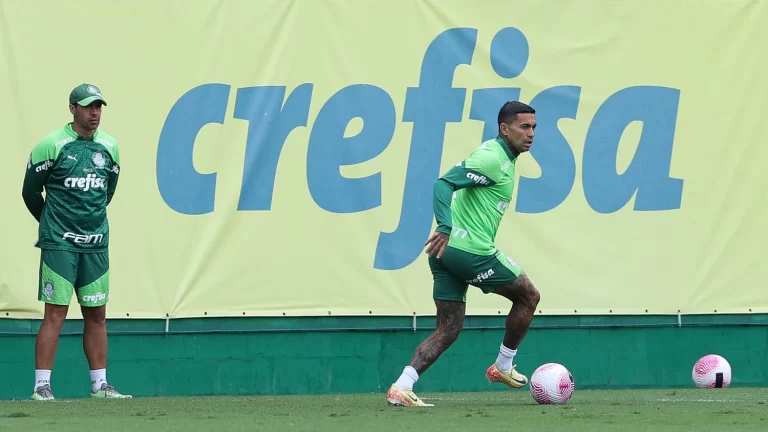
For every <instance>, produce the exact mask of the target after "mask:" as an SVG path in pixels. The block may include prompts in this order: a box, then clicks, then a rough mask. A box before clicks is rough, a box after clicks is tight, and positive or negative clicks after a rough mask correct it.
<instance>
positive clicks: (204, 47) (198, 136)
mask: <svg viewBox="0 0 768 432" xmlns="http://www.w3.org/2000/svg"><path fill="white" fill-rule="evenodd" d="M192 3H194V5H193V4H192ZM192 3H190V2H189V1H186V0H185V1H182V0H179V1H162V2H129V1H124V2H103V1H95V0H92V1H86V0H79V1H75V0H73V1H68V2H28V1H21V0H5V1H2V0H0V24H1V27H2V30H1V31H0V53H2V55H1V56H0V71H2V75H0V95H1V97H0V101H2V104H0V118H2V119H3V131H4V141H5V145H4V153H3V156H2V157H1V158H0V175H2V179H1V180H2V181H0V193H1V194H2V202H3V211H2V218H3V222H2V224H1V225H0V226H1V227H2V238H3V247H2V248H1V249H0V259H1V260H0V311H1V312H0V316H3V317H5V316H7V317H39V316H41V311H42V305H41V304H40V303H39V302H38V301H37V275H38V265H39V250H38V249H35V248H33V247H32V243H33V242H34V241H35V239H36V238H37V237H36V236H37V222H36V221H35V220H34V218H33V217H32V216H31V215H30V214H29V213H28V211H27V210H26V208H25V206H24V203H23V201H22V199H21V193H20V192H21V184H22V180H23V176H24V170H25V167H26V164H27V158H28V155H29V152H30V150H31V148H32V147H33V146H34V145H35V144H36V143H37V142H38V140H39V139H40V138H42V137H43V136H45V135H46V134H48V133H49V132H50V131H52V130H54V129H56V128H59V127H61V126H63V125H64V124H65V123H66V122H68V121H70V120H71V116H70V114H69V111H68V107H67V101H66V98H67V96H68V94H69V91H70V90H71V89H72V88H73V87H74V86H76V85H78V84H80V83H82V82H88V83H93V84H95V85H97V86H99V87H100V88H101V90H102V91H103V92H104V97H105V98H106V99H107V100H108V101H109V105H108V106H107V107H105V108H104V112H103V120H102V128H103V130H104V131H106V132H107V133H109V134H111V135H113V136H114V137H115V138H116V139H117V140H118V141H119V143H120V146H121V147H120V151H121V162H122V164H121V165H122V170H121V179H120V184H119V186H118V189H117V193H116V195H115V198H114V201H113V202H112V204H111V205H110V208H109V218H110V225H111V240H110V244H111V271H112V276H111V277H112V279H111V280H112V282H111V294H110V296H111V300H110V303H109V307H108V315H109V316H110V317H115V318H117V317H166V316H169V317H171V318H174V317H192V316H256V315H260V316H265V315H275V316H283V315H285V316H298V315H323V316H327V315H412V314H419V315H422V314H433V313H434V305H433V302H432V298H431V291H432V279H431V275H430V271H429V267H428V265H427V260H426V256H425V255H424V254H423V243H424V241H425V240H426V238H427V237H428V236H429V235H430V233H431V232H432V230H433V229H434V226H435V222H434V218H433V213H432V185H433V182H434V181H435V179H436V178H437V177H438V176H439V175H440V174H442V173H444V172H445V171H446V170H447V169H449V168H450V167H451V166H452V165H454V164H455V163H457V162H458V161H460V160H462V159H463V158H465V157H466V156H467V155H468V154H469V153H470V152H471V151H472V150H473V148H475V147H476V146H477V145H478V144H479V143H480V142H481V141H482V140H484V139H487V138H489V137H492V136H495V131H496V115H497V112H498V109H499V108H500V106H501V105H502V104H503V102H504V101H507V100H512V99H519V100H521V101H524V102H527V103H530V104H531V105H532V106H533V107H534V108H535V109H536V110H537V119H538V123H539V126H538V130H537V136H536V140H535V142H534V146H533V148H532V150H531V152H530V153H529V154H525V155H523V156H522V157H521V158H520V160H519V161H518V164H517V167H518V174H519V177H520V179H519V182H518V184H517V186H516V190H515V197H514V202H513V203H512V204H511V206H510V210H511V209H514V211H510V212H507V215H506V216H505V217H504V219H503V221H502V225H501V229H500V231H499V233H498V237H497V240H498V247H499V248H500V249H501V250H502V251H503V252H505V253H506V254H507V255H509V256H511V257H512V258H513V259H514V260H515V261H517V262H518V263H520V264H521V266H522V267H523V269H524V270H525V271H526V272H527V274H528V275H529V276H530V278H531V280H532V281H533V282H534V284H535V285H536V286H537V287H538V288H539V290H540V291H541V293H542V301H541V303H540V305H539V306H540V310H541V313H542V314H576V313H578V314H582V313H584V314H593V313H599V314H602V313H606V314H608V313H612V314H627V313H628V314H646V313H648V314H655V313H707V312H718V313H720V312H750V311H751V312H768V290H766V289H765V281H766V280H768V266H765V265H763V261H764V260H765V258H766V256H768V246H766V239H767V238H768V228H766V226H767V225H766V222H765V221H766V220H768V213H767V212H766V208H767V206H768V204H767V203H768V200H766V192H765V191H766V187H768V171H767V170H766V169H765V167H764V165H765V161H766V160H768V128H766V120H765V119H766V118H767V117H768V105H767V104H766V103H765V100H766V95H768V85H767V84H766V82H768V80H766V77H767V76H768V57H767V56H765V55H763V54H762V53H763V52H764V51H765V49H764V48H765V47H766V46H768V26H766V25H765V23H766V22H767V21H768V2H764V1H759V0H751V1H750V0H733V1H730V2H726V3H727V7H726V4H725V3H724V2H722V1H718V0H701V1H697V2H689V1H666V2H664V6H663V8H662V9H663V11H661V12H660V10H659V7H658V6H655V5H649V4H648V2H647V1H645V0H631V1H623V2H603V1H595V0H590V1H583V2H582V1H580V2H572V1H568V0H558V1H547V2H518V3H515V4H514V6H513V7H512V6H510V5H509V2H505V1H483V2H478V1H474V0H465V1H453V2H440V1H412V0H380V1H368V2H354V1H342V0H338V1H323V2H319V1H309V0H307V1H285V0H274V1H265V0H257V1H252V2H219V1H196V2H192ZM75 302H76V300H74V299H73V305H75V304H76V303H75ZM508 307H509V304H508V302H507V301H506V300H504V299H503V298H501V297H498V296H493V295H487V296H486V295H482V294H481V293H480V291H479V290H478V289H476V288H470V292H469V296H468V309H467V311H468V313H469V314H493V315H498V314H500V313H501V314H505V313H506V312H507V310H508ZM76 309H77V308H72V313H71V315H70V316H78V312H77V310H76Z"/></svg>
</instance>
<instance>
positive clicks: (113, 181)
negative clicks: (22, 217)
mask: <svg viewBox="0 0 768 432" xmlns="http://www.w3.org/2000/svg"><path fill="white" fill-rule="evenodd" d="M119 174H120V152H119V150H118V147H117V141H116V140H115V139H114V138H113V137H111V136H109V135H107V134H106V133H104V132H102V131H100V130H97V131H96V133H95V134H94V135H93V137H89V138H84V137H81V136H78V134H77V132H75V131H74V130H73V129H72V124H68V125H66V126H64V127H63V128H61V129H58V130H55V131H53V132H51V133H50V134H49V135H48V136H46V137H45V138H43V139H42V140H41V141H40V142H39V143H38V144H37V145H36V146H35V147H34V148H33V149H32V152H31V153H30V156H29V161H28V163H27V172H26V175H25V176H24V186H23V188H22V196H23V198H24V202H25V204H26V206H27V209H29V211H30V213H32V216H34V217H35V219H37V221H38V222H39V223H40V225H39V229H38V236H39V237H38V240H39V244H38V245H39V247H40V248H43V249H53V250H64V251H71V252H104V251H106V250H107V249H108V247H109V222H108V221H107V205H108V204H109V203H110V202H111V201H112V196H113V195H114V193H115V189H116V188H117V178H118V175H119ZM43 190H45V198H43V195H42V193H43Z"/></svg>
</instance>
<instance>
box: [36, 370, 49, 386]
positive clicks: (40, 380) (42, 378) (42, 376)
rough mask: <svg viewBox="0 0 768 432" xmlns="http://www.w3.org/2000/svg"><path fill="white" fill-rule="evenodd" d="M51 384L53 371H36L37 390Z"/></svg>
mask: <svg viewBox="0 0 768 432" xmlns="http://www.w3.org/2000/svg"><path fill="white" fill-rule="evenodd" d="M46 384H48V385H50V384H51V371H50V370H48V369H35V390H34V391H37V389H39V388H40V387H42V386H44V385H46Z"/></svg>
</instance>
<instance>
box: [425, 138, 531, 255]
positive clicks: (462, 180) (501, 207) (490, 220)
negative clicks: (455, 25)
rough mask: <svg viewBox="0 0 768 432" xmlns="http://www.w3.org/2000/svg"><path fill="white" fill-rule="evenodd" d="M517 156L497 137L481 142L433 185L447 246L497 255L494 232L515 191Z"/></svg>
mask: <svg viewBox="0 0 768 432" xmlns="http://www.w3.org/2000/svg"><path fill="white" fill-rule="evenodd" d="M516 160H517V154H515V152H513V151H512V150H511V149H510V148H509V146H508V145H507V144H506V143H505V142H504V141H503V140H502V139H501V138H499V137H497V138H495V139H492V140H488V141H486V142H484V143H482V144H481V145H480V146H479V147H478V148H477V149H475V150H474V151H473V152H472V153H471V154H470V155H469V157H468V158H467V159H466V160H464V161H462V162H460V163H458V164H457V165H456V166H454V167H453V168H451V169H450V170H449V171H448V172H447V173H446V174H445V175H444V176H442V177H440V179H439V180H438V181H437V182H436V183H435V192H434V200H433V206H434V211H435V219H436V220H437V231H439V232H442V233H445V234H449V235H450V236H451V238H450V241H449V243H448V246H451V247H454V248H456V249H460V250H463V251H465V252H469V253H473V254H477V255H493V254H494V253H496V246H495V245H494V242H495V240H496V232H497V231H498V229H499V224H500V223H501V218H502V217H503V216H504V213H505V212H506V211H507V208H509V203H510V201H511V200H512V191H513V190H514V188H515V161H516Z"/></svg>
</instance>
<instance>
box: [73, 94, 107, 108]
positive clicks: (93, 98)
mask: <svg viewBox="0 0 768 432" xmlns="http://www.w3.org/2000/svg"><path fill="white" fill-rule="evenodd" d="M95 101H101V103H103V104H104V106H106V105H107V101H105V100H104V99H102V98H101V97H99V96H91V97H87V98H85V99H83V100H81V101H79V102H77V104H78V105H80V106H88V105H90V104H92V103H94V102H95Z"/></svg>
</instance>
